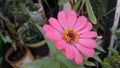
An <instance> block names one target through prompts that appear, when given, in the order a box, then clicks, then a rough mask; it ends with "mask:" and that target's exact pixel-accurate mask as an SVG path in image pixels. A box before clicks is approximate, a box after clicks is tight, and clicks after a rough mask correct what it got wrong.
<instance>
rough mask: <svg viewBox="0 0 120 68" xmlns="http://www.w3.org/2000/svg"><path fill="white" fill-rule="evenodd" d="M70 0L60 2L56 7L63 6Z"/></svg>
mask: <svg viewBox="0 0 120 68" xmlns="http://www.w3.org/2000/svg"><path fill="white" fill-rule="evenodd" d="M69 1H70V0H60V1H59V2H58V5H61V6H62V5H64V4H66V3H67V2H69Z"/></svg>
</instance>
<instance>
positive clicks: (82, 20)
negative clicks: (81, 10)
mask: <svg viewBox="0 0 120 68" xmlns="http://www.w3.org/2000/svg"><path fill="white" fill-rule="evenodd" d="M86 24H87V18H86V17H85V16H80V17H79V18H78V19H77V23H76V24H75V26H74V28H75V29H76V31H78V30H80V29H82V28H83V27H85V25H86Z"/></svg>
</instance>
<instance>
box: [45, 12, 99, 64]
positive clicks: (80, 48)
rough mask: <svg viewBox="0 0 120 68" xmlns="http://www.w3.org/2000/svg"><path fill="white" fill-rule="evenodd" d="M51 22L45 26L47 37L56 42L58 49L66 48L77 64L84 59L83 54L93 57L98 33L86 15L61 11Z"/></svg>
mask: <svg viewBox="0 0 120 68" xmlns="http://www.w3.org/2000/svg"><path fill="white" fill-rule="evenodd" d="M49 23H50V25H48V24H45V25H44V26H43V30H44V31H45V33H46V37H47V38H48V39H50V40H54V41H55V42H56V48H57V49H58V50H64V54H65V56H66V58H67V59H73V60H74V61H75V62H76V63H77V64H81V63H82V61H83V58H82V54H83V55H85V56H87V57H93V56H94V54H95V51H94V48H96V41H95V40H94V39H93V38H95V37H96V36H97V33H96V32H95V31H91V30H92V24H91V23H90V22H89V21H88V20H87V18H86V17H85V16H79V17H78V18H77V15H76V12H75V11H73V10H71V11H69V12H68V13H65V12H64V11H60V12H59V13H58V19H55V18H53V17H51V18H50V19H49Z"/></svg>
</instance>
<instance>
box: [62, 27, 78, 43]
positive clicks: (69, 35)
mask: <svg viewBox="0 0 120 68" xmlns="http://www.w3.org/2000/svg"><path fill="white" fill-rule="evenodd" d="M63 35H64V39H65V40H66V41H67V42H69V43H73V42H77V41H78V39H79V34H78V32H76V31H75V29H74V28H67V29H66V30H65V31H64V33H63Z"/></svg>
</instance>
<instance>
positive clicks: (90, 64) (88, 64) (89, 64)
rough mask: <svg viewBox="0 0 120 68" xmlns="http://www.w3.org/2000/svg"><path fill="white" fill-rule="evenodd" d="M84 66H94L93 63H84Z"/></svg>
mask: <svg viewBox="0 0 120 68" xmlns="http://www.w3.org/2000/svg"><path fill="white" fill-rule="evenodd" d="M85 65H87V66H95V64H94V63H93V62H91V61H86V62H85Z"/></svg>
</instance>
